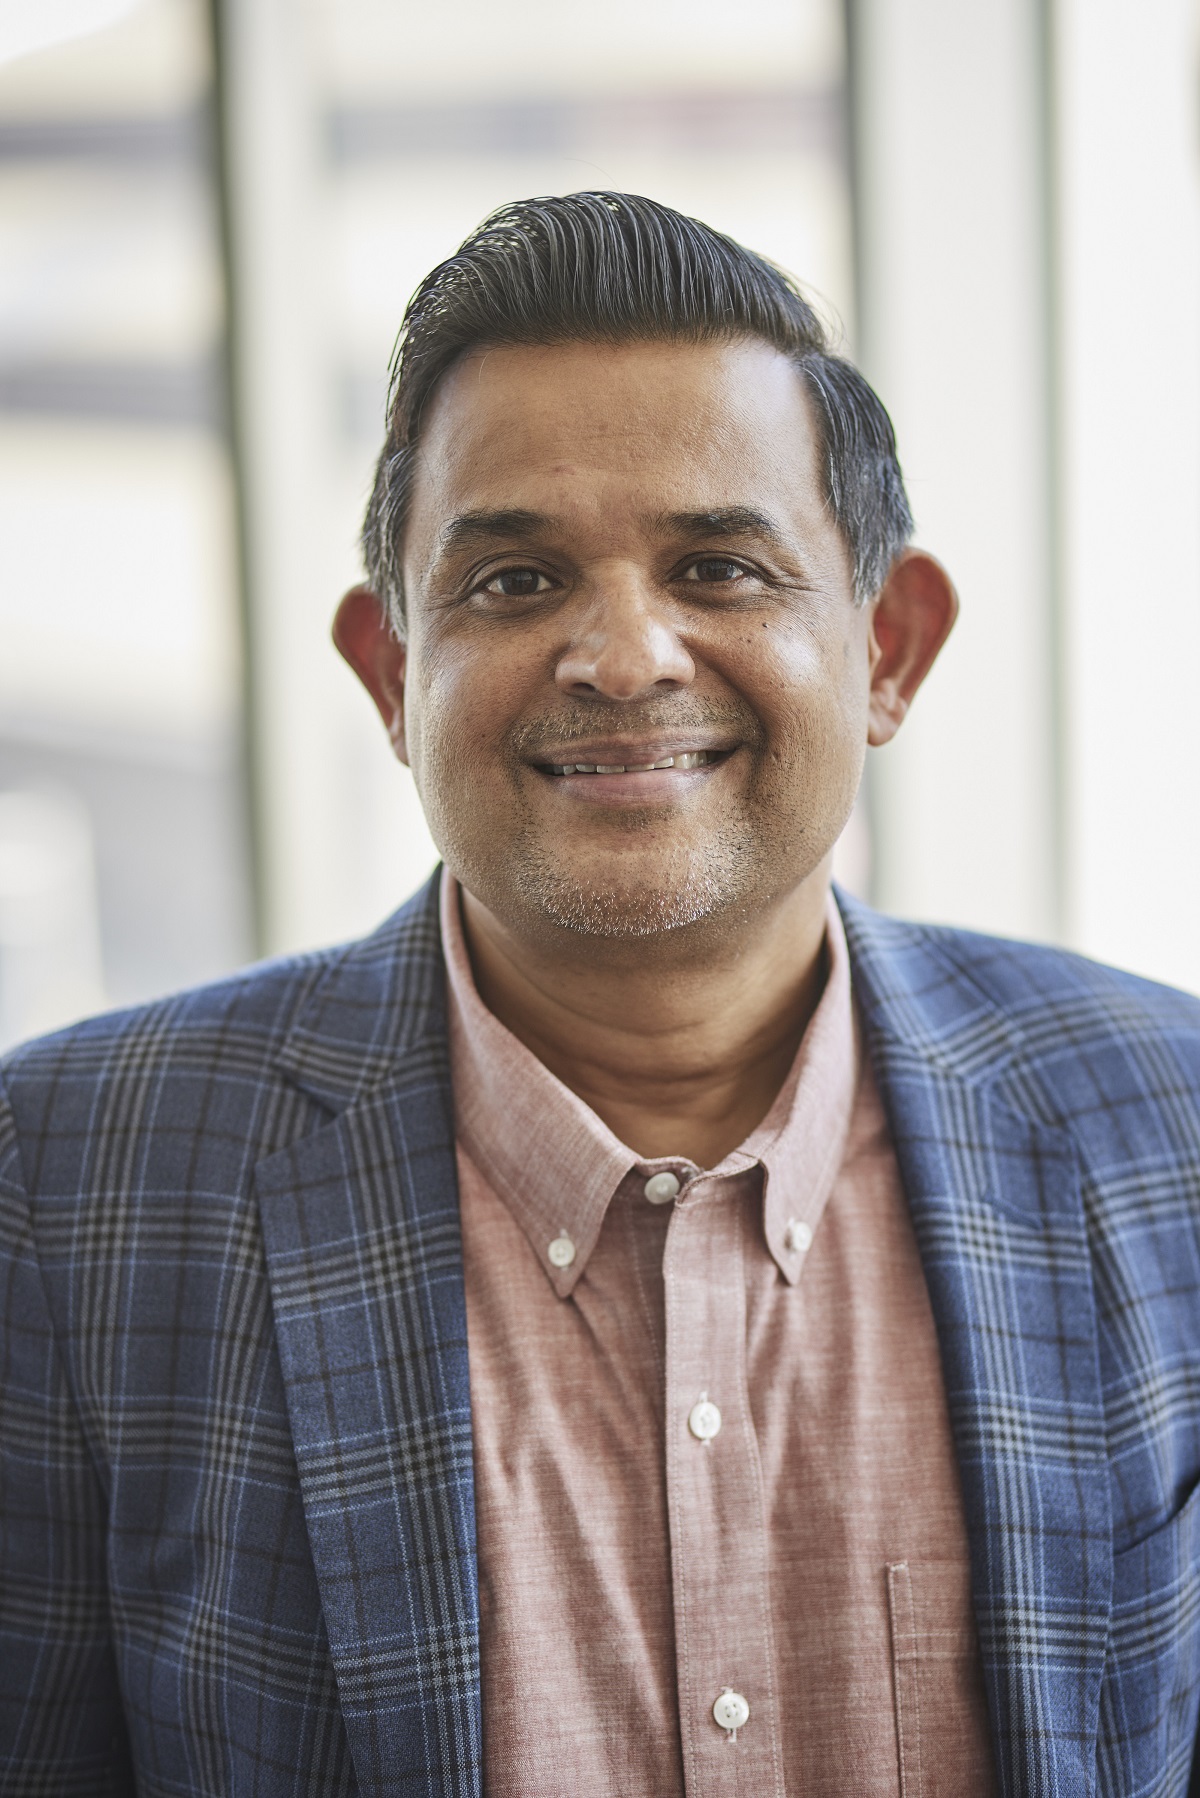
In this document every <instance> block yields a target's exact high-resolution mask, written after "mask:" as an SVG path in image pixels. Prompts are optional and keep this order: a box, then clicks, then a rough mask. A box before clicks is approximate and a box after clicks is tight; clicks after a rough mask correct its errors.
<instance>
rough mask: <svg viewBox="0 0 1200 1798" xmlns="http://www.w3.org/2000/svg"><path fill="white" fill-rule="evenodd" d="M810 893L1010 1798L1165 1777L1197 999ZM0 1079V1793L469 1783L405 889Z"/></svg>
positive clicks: (427, 1126)
mask: <svg viewBox="0 0 1200 1798" xmlns="http://www.w3.org/2000/svg"><path fill="white" fill-rule="evenodd" d="M841 903H842V906H843V911H844V915H845V919H846V926H847V934H848V938H849V942H850V948H851V956H852V965H853V974H854V982H855V990H856V993H857V997H858V1002H859V1005H860V1009H861V1013H862V1017H863V1020H864V1024H865V1030H866V1040H867V1043H868V1045H869V1051H870V1054H871V1057H872V1060H873V1063H874V1067H875V1069H876V1073H877V1077H878V1080H879V1084H880V1088H881V1091H882V1094H883V1097H884V1101H885V1104H886V1107H887V1111H888V1115H889V1117H890V1120H891V1127H892V1131H893V1134H894V1139H895V1144H896V1149H897V1153H898V1156H899V1160H900V1167H901V1172H902V1176H903V1181H904V1188H905V1192H906V1194H907V1197H908V1201H909V1204H910V1206H911V1209H912V1215H913V1218H914V1220H915V1225H916V1231H917V1235H918V1239H919V1242H920V1247H921V1253H922V1257H923V1260H924V1266H925V1271H926V1276H927V1279H928V1284H929V1291H930V1296H931V1299H932V1302H933V1308H934V1314H935V1317H936V1320H937V1326H938V1332H939V1341H940V1345H941V1352H942V1357H943V1363H944V1368H945V1377H946V1385H947V1390H948V1394H949V1401H950V1409H951V1416H952V1421H953V1428H954V1435H955V1442H956V1445H957V1451H958V1456H959V1460H960V1464H961V1469H962V1480H963V1492H964V1498H965V1505H966V1515H967V1526H968V1533H969V1538H970V1543H971V1550H972V1556H973V1581H974V1596H975V1607H976V1615H977V1620H978V1626H979V1634H980V1643H981V1650H982V1656H983V1662H984V1668H985V1674H986V1682H987V1693H988V1702H989V1709H990V1715H991V1720H992V1729H993V1738H994V1744H995V1756H996V1764H997V1768H998V1771H999V1779H1000V1786H1001V1790H1002V1791H1003V1792H1004V1793H1005V1794H1006V1795H1007V1798H1050V1795H1051V1794H1056V1795H1058V1798H1066V1795H1067V1794H1072V1795H1074V1794H1083V1793H1091V1792H1098V1793H1103V1794H1116V1793H1121V1794H1125V1795H1127V1798H1133V1795H1134V1794H1139V1795H1146V1798H1149V1794H1156V1795H1157V1794H1161V1795H1163V1798H1166V1795H1167V1794H1182V1793H1184V1792H1186V1791H1187V1789H1188V1780H1189V1768H1190V1766H1191V1761H1192V1752H1193V1742H1194V1739H1195V1735H1196V1723H1197V1701H1198V1694H1200V1483H1198V1482H1200V1004H1198V1003H1197V1002H1196V1001H1194V1000H1192V999H1189V998H1186V997H1184V996H1183V995H1181V994H1178V993H1173V992H1170V991H1167V990H1165V989H1161V988H1156V987H1153V986H1150V985H1148V984H1146V983H1144V982H1140V981H1137V980H1135V979H1133V978H1131V977H1128V976H1125V975H1121V974H1117V973H1113V972H1111V971H1109V970H1106V969H1102V968H1098V967H1096V966H1093V965H1091V964H1089V963H1087V962H1084V961H1081V960H1079V959H1076V958H1073V957H1070V956H1066V955H1063V954H1059V953H1056V952H1053V951H1050V950H1044V949H1035V948H1028V947H1019V946H1015V945H1012V944H1008V943H1002V942H996V941H991V940H988V939H985V938H981V937H974V936H969V935H966V934H963V933H960V932H955V931H946V930H934V929H927V928H920V927H917V926H913V925H909V924H900V923H895V922H889V921H887V920H885V919H883V918H880V917H878V916H876V915H874V914H872V913H871V912H869V911H867V910H865V909H864V908H862V907H860V906H858V905H856V904H853V903H851V902H850V901H848V900H846V899H842V901H841ZM6 1087H7V1092H6V1095H5V1097H4V1100H3V1106H2V1109H0V1305H2V1316H0V1386H2V1399H0V1405H2V1411H0V1480H2V1488H0V1512H2V1521H3V1544H2V1553H0V1791H3V1792H4V1793H21V1794H30V1795H32V1794H47V1795H48V1794H53V1795H54V1798H67V1795H70V1794H93V1793H101V1792H110V1791H111V1792H130V1791H132V1790H134V1789H136V1791H137V1792H138V1793H139V1794H141V1795H142V1798H146V1795H148V1794H155V1795H157V1794H163V1795H166V1794H171V1795H177V1794H196V1795H197V1798H215V1795H216V1794H219V1793H229V1794H239V1795H242V1794H245V1795H248V1794H251V1793H253V1794H256V1795H257V1798H285V1795H286V1798H300V1794H309V1795H313V1794H318V1793H319V1794H322V1795H324V1794H333V1793H351V1792H359V1793H362V1794H382V1793H388V1794H404V1795H411V1798H417V1794H421V1795H422V1798H424V1795H425V1794H440V1795H444V1798H451V1795H453V1798H464V1795H466V1794H473V1793H477V1792H478V1791H479V1787H480V1695H479V1659H478V1628H477V1621H478V1620H477V1611H476V1584H475V1562H474V1511H473V1497H472V1483H471V1481H472V1467H471V1412H470V1400H469V1390H468V1378H467V1346H466V1327H465V1305H464V1295H463V1276H462V1255H461V1247H460V1239H459V1222H458V1206H457V1193H456V1186H455V1171H454V1154H453V1129H452V1111H451V1098H450V1086H449V1073H448V1060H447V1043H446V1026H445V1015H444V992H443V973H442V963H441V955H440V947H439V941H438V929H437V909H436V891H435V886H431V887H429V888H427V889H426V890H425V891H424V892H423V893H422V894H419V895H418V896H417V897H416V898H415V899H414V900H413V901H412V902H411V903H410V904H409V905H407V906H406V907H405V908H404V909H403V910H402V911H401V912H400V913H398V914H397V916H396V917H395V918H393V919H392V920H390V921H389V922H388V923H387V924H385V925H384V926H383V928H382V929H381V930H379V931H378V932H377V933H376V934H375V935H374V936H372V937H370V938H368V939H367V940H365V941H364V942H361V943H356V944H352V945H350V946H349V947H348V948H345V949H341V950H337V951H331V952H329V953H325V954H320V955H316V956H311V957H306V958H301V959H295V960H289V961H283V962H279V963H277V964H272V965H268V966H266V967H263V968H259V969H254V970H251V971H250V972H249V973H247V974H245V975H242V976H239V977H237V978H235V979H232V980H229V981H227V982H225V983H223V984H221V985H219V986H215V987H210V988H206V989H203V990H201V991H198V992H193V993H189V994H185V995H183V996H182V997H179V998H175V999H170V1000H167V1001H164V1002H163V1003H161V1004H156V1005H153V1006H150V1007H147V1008H144V1009H140V1010H137V1011H134V1012H130V1013H127V1014H125V1015H119V1016H116V1017H110V1018H102V1019H100V1020H98V1021H96V1022H92V1023H88V1024H84V1025H81V1026H79V1027H78V1028H76V1029H74V1030H71V1031H68V1032H65V1033H63V1034H62V1035H59V1036H57V1037H53V1038H49V1039H47V1040H45V1041H42V1042H39V1043H34V1044H32V1045H31V1046H30V1047H28V1048H26V1049H24V1050H22V1051H20V1052H19V1053H17V1054H16V1055H15V1056H13V1057H11V1058H10V1060H9V1061H8V1063H7V1066H6ZM565 1775H566V1778H567V1781H568V1782H569V1779H570V1770H569V1769H568V1770H565Z"/></svg>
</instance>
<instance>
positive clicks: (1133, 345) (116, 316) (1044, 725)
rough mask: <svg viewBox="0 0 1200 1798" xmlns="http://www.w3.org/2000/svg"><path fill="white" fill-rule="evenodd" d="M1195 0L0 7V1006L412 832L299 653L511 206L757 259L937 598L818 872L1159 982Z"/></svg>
mask: <svg viewBox="0 0 1200 1798" xmlns="http://www.w3.org/2000/svg"><path fill="white" fill-rule="evenodd" d="M1198 47H1200V45H1198V34H1197V9H1196V5H1195V0H1141V4H1140V5H1139V6H1137V7H1131V6H1129V5H1128V4H1127V3H1126V0H972V4H971V5H970V6H964V5H963V4H962V3H961V0H786V3H785V0H737V4H736V5H735V4H734V3H733V0H686V4H685V3H684V0H608V4H607V5H606V7H605V8H604V9H598V8H582V7H578V8H577V7H570V6H564V5H562V4H561V3H553V4H552V3H551V0H441V3H440V4H439V5H438V6H437V7H430V6H418V5H415V4H412V3H411V0H0V1046H2V1045H3V1044H5V1043H8V1042H11V1041H14V1040H16V1039H17V1038H19V1037H20V1036H22V1035H26V1034H29V1033H31V1032H34V1031H37V1030H41V1029H45V1028H49V1027H52V1026H54V1025H56V1024H58V1023H60V1022H63V1021H66V1020H67V1019H69V1018H72V1017H75V1016H78V1015H79V1014H80V1013H82V1012H85V1011H87V1010H91V1009H95V1008H96V1007H98V1006H101V1005H105V1004H118V1003H124V1002H127V1001H131V1000H135V999H140V998H143V997H148V996H150V995H152V994H155V993H159V992H163V991H166V990H168V989H170V988H172V987H176V986H179V985H183V984H186V983H190V982H193V981H197V980H202V979H206V978H208V977H210V976H213V975H217V974H219V973H221V972H223V971H225V970H227V969H229V968H232V967H235V966H236V965H238V964H239V963H241V962H244V961H246V960H248V959H249V958H251V957H252V956H254V955H256V954H261V953H274V952H276V951H281V950H290V949H294V948H300V947H307V946H310V945H312V944H316V943H320V942H326V941H330V940H333V939H336V938H339V937H344V936H347V935H350V934H353V933H355V932H358V931H360V930H364V929H367V928H369V927H370V926H371V925H372V924H373V923H374V922H376V921H377V920H378V919H379V918H380V917H382V916H383V915H384V914H385V913H386V912H387V911H389V910H390V909H391V908H392V907H393V906H394V905H395V904H397V903H398V902H399V901H400V900H401V899H402V898H403V897H404V896H405V895H406V894H407V893H408V892H409V891H411V890H412V888H413V887H414V886H416V885H417V883H418V882H419V881H420V880H421V879H423V878H424V876H425V874H426V873H427V871H428V870H429V868H430V867H431V866H432V865H433V861H434V851H433V847H432V844H431V843H430V841H429V838H428V835H427V833H426V831H425V828H424V824H423V821H422V819H421V815H420V810H419V807H418V805H417V803H416V799H415V795H414V793H413V790H412V786H411V781H410V780H409V777H408V775H407V774H406V772H405V771H404V770H402V769H400V768H398V767H397V766H396V765H395V764H394V763H393V762H392V761H391V759H390V757H389V755H388V752H387V747H386V744H385V741H384V738H383V734H382V731H381V730H380V728H379V727H378V725H377V722H376V719H375V716H374V713H373V711H372V709H371V707H370V704H369V701H368V700H367V699H366V697H365V695H363V694H362V693H361V692H360V691H359V690H358V689H357V687H356V686H355V684H354V682H353V678H352V676H351V675H350V674H349V672H348V671H347V670H346V669H344V668H343V666H342V665H341V663H340V662H339V661H338V659H337V657H336V655H335V653H334V651H333V649H332V647H331V646H330V643H329V636H328V627H329V620H330V617H331V614H332V610H333V607H334V604H335V603H336V600H337V598H338V596H339V594H340V593H341V591H342V590H343V588H344V587H346V586H347V585H349V584H350V583H351V582H352V581H353V580H355V579H356V578H357V577H358V575H359V572H360V564H359V560H358V553H357V548H356V536H357V529H358V523H359V519H360V516H361V512H362V508H363V504H364V501H365V498H366V493H367V489H368V484H369V480H370V475H371V469H372V463H373V459H374V455H375V453H376V450H377V448H378V444H379V442H380V440H381V436H382V424H383V396H384V385H385V376H386V368H387V363H388V357H389V354H390V351H391V347H392V343H393V340H394V338H395V334H396V330H397V327H398V324H399V321H400V317H401V314H402V312H403V309H404V304H405V301H406V300H407V298H408V296H409V294H410V292H411V291H412V289H413V287H414V286H415V285H416V283H417V281H418V280H419V279H420V277H421V276H422V275H423V274H424V273H425V272H426V271H427V270H428V269H429V268H430V267H431V266H432V265H433V264H434V263H435V262H437V261H439V260H440V259H441V258H443V257H444V256H446V255H448V254H450V253H451V252H452V251H453V250H454V248H455V247H456V245H457V244H458V243H459V241H460V240H461V239H462V238H463V237H464V236H465V235H466V233H467V232H468V231H469V230H470V229H471V228H472V227H473V226H474V225H475V224H476V223H477V222H478V221H479V220H480V219H481V218H482V217H483V216H484V214H485V213H487V212H488V211H489V210H490V209H491V208H492V207H494V206H496V205H497V204H499V203H500V202H502V201H504V200H508V199H512V198H515V197H520V196H524V195H528V194H533V193H547V192H569V191H572V190H575V189H579V188H590V187H608V188H622V189H631V190H634V191H638V192H642V193H647V194H651V195H653V196H655V197H656V198H659V199H662V200H665V201H668V202H669V203H671V204H672V205H675V206H678V207H680V208H682V209H683V210H684V211H686V212H689V213H693V214H695V215H697V216H699V217H701V218H703V219H705V220H707V221H708V222H710V223H711V224H713V225H716V226H718V227H720V228H721V229H723V230H725V231H728V232H731V233H732V234H733V235H734V236H736V237H739V238H741V239H743V240H744V241H745V242H747V243H749V244H750V245H752V246H753V247H754V248H756V249H759V250H762V251H765V252H766V253H767V254H768V255H770V256H772V257H774V258H775V259H776V260H777V261H779V262H781V263H783V264H784V265H785V266H787V267H788V268H790V269H791V270H792V271H793V272H794V273H796V274H797V275H798V276H799V277H800V279H801V280H802V281H803V282H804V283H805V285H806V286H807V288H808V290H809V292H810V294H811V295H812V296H813V297H814V299H815V300H816V302H817V303H818V305H819V306H820V308H821V309H822V311H823V312H824V314H825V315H826V316H827V317H828V318H829V319H830V320H831V321H832V322H833V324H834V327H835V329H836V331H837V332H838V334H839V335H840V337H841V340H842V342H843V343H844V346H845V347H846V349H847V350H848V351H849V352H850V353H852V354H853V355H854V356H855V357H856V358H857V359H858V360H859V362H860V363H861V365H862V366H863V367H864V369H865V370H866V372H867V374H868V375H869V377H870V378H871V379H872V380H873V381H874V382H875V384H876V385H877V387H878V388H879V390H880V392H881V394H882V396H883V398H884V400H885V402H886V403H887V405H888V406H889V408H890V410H891V411H892V414H893V417H894V419H895V422H896V427H897V431H898V435H899V441H900V450H901V458H902V461H903V463H904V466H905V470H906V473H907V477H908V481H909V488H910V493H911V496H912V500H913V505H914V509H915V512H916V517H917V526H918V539H919V541H920V542H922V543H923V544H925V545H926V546H927V547H929V548H931V549H933V550H934V551H935V552H936V553H938V554H939V555H941V556H942V558H943V559H944V560H945V561H946V563H947V564H948V566H949V567H950V569H951V571H952V572H953V574H954V575H955V577H956V579H957V581H958V584H959V588H960V592H961V596H962V601H963V613H962V618H961V622H960V624H959V626H958V629H957V631H956V632H955V635H954V638H953V639H952V641H951V643H950V645H949V647H948V648H947V650H946V652H945V654H944V656H943V658H942V661H941V663H940V664H939V667H938V668H937V670H935V673H934V675H933V676H932V678H931V680H930V683H929V685H928V687H927V688H926V690H925V691H924V692H923V694H922V695H921V698H920V700H919V702H918V704H917V706H916V708H915V710H914V713H913V715H912V717H911V719H910V720H909V722H908V724H907V725H906V727H905V730H904V732H903V733H902V735H901V738H900V740H899V741H898V742H897V743H896V744H895V745H894V746H892V747H891V748H889V749H887V750H885V751H882V752H880V753H878V754H875V753H874V752H873V753H872V755H871V757H870V758H869V761H870V766H869V770H868V780H867V785H866V789H865V792H864V797H863V800H862V801H861V803H860V806H859V809H858V811H857V813H856V815H855V818H854V819H853V820H852V824H851V827H850V829H849V830H848V832H847V836H846V838H845V839H844V841H843V844H842V845H841V849H840V852H839V865H840V869H841V872H842V874H843V877H844V878H845V879H846V880H847V881H848V883H849V884H851V885H852V886H853V887H855V888H856V889H857V890H858V891H860V892H862V893H864V894H866V895H867V896H869V897H870V898H872V899H873V900H874V901H875V902H877V903H878V904H881V905H883V906H885V907H887V908H889V909H892V910H895V911H899V912H901V913H904V914H907V915H912V916H921V917H928V918H934V919H938V920H943V921H948V922H953V923H958V924H966V925H970V926H973V927H976V928H980V929H985V930H995V931H1001V932H1006V933H1010V934H1015V935H1023V936H1031V937H1037V938H1041V939H1045V940H1051V941H1056V942H1061V943H1065V944H1068V945H1071V946H1073V947H1076V948H1079V949H1082V950H1084V951H1086V952H1087V953H1089V954H1093V955H1097V956H1100V957H1102V958H1105V959H1108V960H1113V961H1117V962H1121V963H1124V964H1125V965H1128V966H1131V967H1134V968H1136V969H1138V970H1139V971H1141V972H1144V973H1147V974H1150V975H1152V976H1154V977H1156V978H1160V979H1165V980H1169V981H1173V982H1175V983H1177V984H1180V985H1184V986H1188V987H1191V988H1193V989H1197V990H1200V904H1198V899H1200V805H1198V803H1197V791H1198V788H1200V734H1198V732H1197V729H1196V726H1195V724H1194V722H1193V715H1192V714H1193V709H1194V707H1195V705H1196V697H1195V696H1196V690H1197V676H1198V673H1200V330H1198V322H1200V120H1198V111H1200V62H1198Z"/></svg>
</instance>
